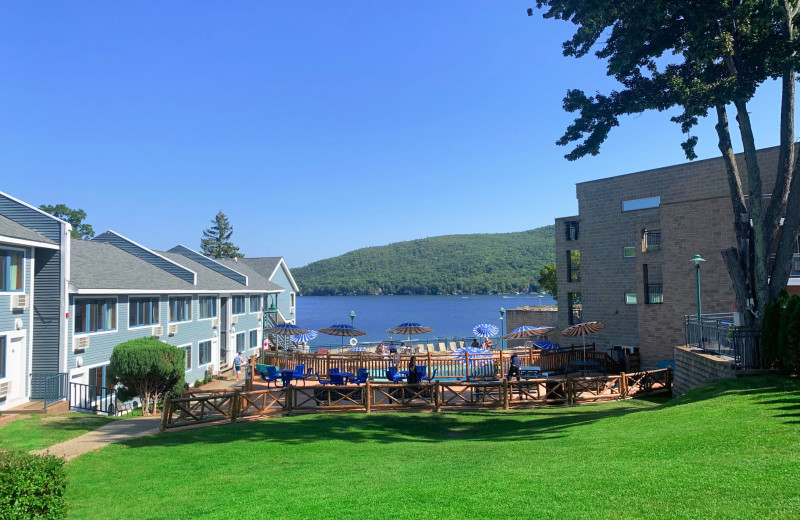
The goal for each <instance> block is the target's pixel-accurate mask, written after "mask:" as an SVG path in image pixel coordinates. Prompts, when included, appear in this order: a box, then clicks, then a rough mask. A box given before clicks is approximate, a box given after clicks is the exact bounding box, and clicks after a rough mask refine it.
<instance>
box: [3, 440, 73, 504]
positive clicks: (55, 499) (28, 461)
mask: <svg viewBox="0 0 800 520" xmlns="http://www.w3.org/2000/svg"><path fill="white" fill-rule="evenodd" d="M66 489H67V477H66V475H65V474H64V459H60V458H58V457H54V456H53V455H29V454H27V453H24V452H21V451H7V452H2V451H0V518H3V519H4V520H17V519H20V520H21V519H23V518H26V519H27V518H45V519H60V518H66V516H67V502H66V499H65V498H64V492H65V491H66Z"/></svg>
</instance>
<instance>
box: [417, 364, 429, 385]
mask: <svg viewBox="0 0 800 520" xmlns="http://www.w3.org/2000/svg"><path fill="white" fill-rule="evenodd" d="M427 373H428V367H427V366H425V365H417V381H422V380H423V379H425V375H426V374H427Z"/></svg>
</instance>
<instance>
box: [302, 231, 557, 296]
mask: <svg viewBox="0 0 800 520" xmlns="http://www.w3.org/2000/svg"><path fill="white" fill-rule="evenodd" d="M554 248H555V240H554V237H553V226H545V227H541V228H537V229H533V230H530V231H521V232H516V233H494V234H488V233H487V234H474V235H445V236H440V237H432V238H425V239H420V240H411V241H408V242H397V243H395V244H389V245H386V246H378V247H367V248H364V249H358V250H356V251H351V252H349V253H345V254H343V255H341V256H337V257H334V258H328V259H326V260H320V261H318V262H313V263H311V264H308V265H307V266H304V267H300V268H295V269H292V274H293V275H294V278H295V280H296V281H297V283H298V284H299V285H300V290H301V291H302V293H303V294H305V295H332V294H346V295H353V294H458V293H465V294H485V293H491V292H500V293H510V292H531V291H536V290H537V289H538V287H537V282H536V279H537V278H538V276H539V270H540V269H541V268H542V266H544V265H545V264H549V263H552V262H553V261H554Z"/></svg>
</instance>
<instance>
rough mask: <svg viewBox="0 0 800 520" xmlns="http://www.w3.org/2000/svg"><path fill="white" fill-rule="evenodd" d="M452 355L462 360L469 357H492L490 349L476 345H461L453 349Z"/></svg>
mask: <svg viewBox="0 0 800 520" xmlns="http://www.w3.org/2000/svg"><path fill="white" fill-rule="evenodd" d="M453 357H454V358H455V359H456V360H458V361H464V360H466V359H467V357H469V360H470V361H472V360H473V359H493V358H494V355H493V354H492V351H491V350H487V349H485V348H478V347H461V348H458V349H456V350H454V351H453Z"/></svg>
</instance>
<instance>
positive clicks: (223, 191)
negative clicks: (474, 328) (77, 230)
mask: <svg viewBox="0 0 800 520" xmlns="http://www.w3.org/2000/svg"><path fill="white" fill-rule="evenodd" d="M534 4H535V2H534V1H533V0H527V1H517V0H509V1H504V2H487V1H485V0H480V1H478V0H469V1H467V0H449V1H446V0H439V1H437V2H423V1H415V2H414V1H411V2H376V1H366V0H361V1H359V2H356V1H351V2H331V1H306V2H302V3H301V2H287V1H277V0H275V1H239V2H224V3H223V2H217V1H215V2H201V1H183V2H180V1H175V2H109V1H107V0H103V1H95V2H57V1H48V2H14V3H11V2H7V3H4V4H3V5H2V6H0V171H2V181H1V182H0V191H4V192H7V193H9V194H11V195H13V196H15V197H17V198H20V199H22V200H24V201H27V202H29V203H31V204H35V205H39V204H55V203H65V204H67V205H69V206H71V207H75V208H82V209H84V210H85V211H86V212H87V213H88V215H89V218H88V222H89V223H90V224H92V225H93V226H94V228H95V230H96V231H97V232H101V231H104V230H106V229H113V230H115V231H117V232H119V233H121V234H123V235H126V236H128V237H130V238H132V239H133V240H136V241H137V242H140V243H143V244H145V245H148V246H150V247H152V248H155V249H162V248H169V247H171V246H173V245H175V244H177V243H183V244H185V245H187V246H189V247H192V248H195V249H199V242H200V236H201V232H202V230H203V229H204V228H206V227H208V225H209V221H210V220H211V219H212V218H213V217H214V215H215V214H216V213H217V211H218V210H220V209H221V210H223V211H224V212H225V213H226V214H227V215H228V217H229V218H230V220H231V222H232V224H233V226H234V235H233V240H234V242H235V243H236V244H237V245H238V246H240V248H241V250H242V251H243V252H244V253H245V254H246V255H247V256H284V257H285V258H286V260H287V262H288V263H289V265H290V266H292V267H298V266H301V265H305V264H306V263H308V262H311V261H314V260H319V259H322V258H328V257H331V256H335V255H338V254H341V253H344V252H346V251H349V250H352V249H356V248H360V247H365V246H371V245H382V244H387V243H391V242H397V241H401V240H410V239H415V238H422V237H427V236H436V235H444V234H455V233H477V232H481V233H482V232H486V233H494V232H507V231H519V230H525V229H531V228H534V227H538V226H543V225H547V224H552V222H553V219H554V218H555V217H559V216H567V215H572V214H574V213H575V212H576V211H577V203H576V200H575V183H576V182H581V181H586V180H590V179H597V178H602V177H608V176H611V175H618V174H623V173H630V172H635V171H639V170H643V169H649V168H655V167H659V166H665V165H669V164H675V163H680V162H683V161H684V157H683V153H682V150H681V148H680V145H679V143H680V142H681V141H682V140H683V135H682V134H681V133H680V129H679V128H678V126H677V125H675V124H673V123H671V122H669V114H658V113H651V114H646V115H642V116H638V117H631V118H627V119H626V120H624V121H623V123H622V125H621V127H619V128H617V129H616V130H615V131H613V132H612V135H611V138H610V139H609V141H608V142H607V143H606V144H605V146H604V148H603V150H602V153H601V154H600V155H599V156H597V157H591V158H586V159H583V160H580V161H577V162H574V163H570V162H567V161H566V160H565V159H564V158H563V155H564V154H565V153H566V151H567V150H566V149H565V148H562V147H558V146H556V145H555V144H554V143H555V141H556V140H557V139H558V138H559V137H560V136H561V134H562V133H563V131H564V129H565V127H566V126H567V125H568V124H569V122H570V121H571V118H570V115H569V114H567V113H565V112H563V110H562V109H561V100H562V98H563V96H564V93H565V92H566V90H567V89H568V88H575V87H578V88H583V89H586V90H588V91H590V92H593V91H595V90H601V91H607V90H608V89H609V88H610V87H611V86H612V83H611V82H610V80H608V79H607V78H606V77H605V75H604V67H603V63H602V62H600V61H599V60H597V59H595V58H593V57H591V58H586V59H583V60H575V59H572V58H570V59H567V58H564V57H562V55H561V42H562V41H563V40H565V39H567V38H568V37H569V35H570V34H571V32H572V26H571V25H569V24H567V23H564V22H557V21H552V20H543V19H542V18H541V13H540V12H536V13H535V15H534V16H533V17H528V16H527V15H526V13H525V10H526V8H527V7H529V6H533V5H534ZM776 96H777V89H776V88H775V87H774V86H769V87H764V88H763V89H762V92H760V93H759V99H758V101H757V102H755V103H753V105H752V115H753V118H754V120H755V125H756V131H757V136H758V139H759V140H758V143H757V144H758V145H759V146H772V145H775V144H777V135H778V129H777V116H776V113H775V110H774V109H773V108H772V107H773V106H774V100H776V99H777V97H776ZM762 107H763V109H762ZM697 135H699V137H700V146H699V148H698V154H699V155H700V157H701V158H707V157H714V156H717V155H718V151H717V149H716V144H715V143H716V141H715V136H714V131H713V126H712V125H711V124H710V123H705V124H704V125H703V126H701V127H700V128H699V129H698V130H697Z"/></svg>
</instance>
